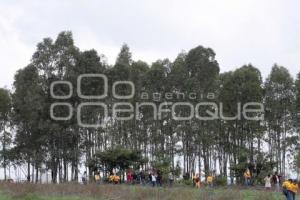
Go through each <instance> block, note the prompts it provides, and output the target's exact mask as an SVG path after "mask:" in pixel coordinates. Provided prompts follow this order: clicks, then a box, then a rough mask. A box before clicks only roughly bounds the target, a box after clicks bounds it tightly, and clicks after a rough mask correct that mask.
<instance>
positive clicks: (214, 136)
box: [0, 31, 300, 183]
mask: <svg viewBox="0 0 300 200" xmlns="http://www.w3.org/2000/svg"><path fill="white" fill-rule="evenodd" d="M81 74H105V75H106V76H107V77H108V82H109V84H108V85H109V90H108V96H107V97H106V98H105V99H103V100H101V101H102V102H104V103H106V104H108V105H109V104H113V103H114V102H116V99H114V98H113V97H112V94H111V87H112V83H113V82H115V81H120V80H126V81H132V82H133V83H134V85H135V90H136V94H139V93H141V92H148V93H151V94H152V93H157V92H158V93H161V94H165V93H170V92H171V93H172V94H174V95H176V94H178V93H179V92H180V93H182V92H183V93H185V94H189V93H191V92H196V93H199V94H203V93H204V94H206V93H208V92H213V93H214V94H216V98H215V99H213V100H210V101H212V102H215V103H217V104H218V103H220V102H222V103H223V108H222V109H223V113H224V115H225V116H228V117H232V119H233V120H222V119H216V120H211V121H204V120H197V119H191V120H189V121H177V120H174V119H172V117H171V116H170V113H167V112H166V113H163V114H162V118H161V119H153V108H151V106H144V107H142V108H140V116H139V117H138V119H136V118H133V119H131V120H128V121H120V120H115V117H114V115H112V113H111V108H109V111H108V113H109V117H108V118H103V116H101V115H100V114H99V113H101V112H103V110H101V108H97V107H86V108H85V109H83V111H82V113H81V114H82V116H81V120H83V121H85V122H86V123H95V119H97V121H98V122H100V123H101V127H99V128H84V127H80V126H78V124H77V120H76V119H75V117H73V118H71V119H70V120H68V121H55V120H53V119H52V118H51V117H50V113H49V110H50V106H51V104H52V103H54V102H57V101H58V100H57V99H53V98H52V97H51V94H50V86H51V83H52V82H53V81H59V80H64V81H70V82H71V83H72V85H73V87H74V88H77V77H78V76H79V75H81ZM102 86H103V82H102V80H99V79H97V78H89V79H85V80H84V81H82V84H81V88H82V91H83V92H84V95H97V94H99V95H100V94H102V92H103V90H104V88H103V87H102ZM130 89H131V88H130V87H127V86H126V85H120V87H118V88H116V90H117V93H118V94H120V95H126V94H128V93H130ZM54 92H55V94H57V95H66V94H68V88H66V87H64V86H63V85H61V86H60V87H55V88H54ZM205 100H207V99H206V98H205V97H204V98H203V99H200V100H199V99H190V103H192V104H197V103H199V101H200V102H201V101H205ZM59 101H61V102H66V101H67V102H68V103H71V104H72V106H73V107H74V108H76V107H77V106H78V105H79V104H80V103H83V102H86V100H85V99H81V98H79V97H78V96H77V95H76V92H74V93H73V94H72V95H71V97H70V98H68V99H67V100H59ZM140 101H141V99H140V98H139V97H138V96H137V95H135V96H134V97H133V98H132V99H130V100H129V102H130V103H132V105H133V106H135V103H136V102H140ZM165 101H174V102H175V101H176V99H173V100H166V99H165V96H164V95H162V98H161V99H160V100H159V101H155V103H157V104H159V103H162V102H165ZM247 102H260V103H263V105H264V108H265V111H264V120H258V121H249V120H246V119H244V117H243V116H242V117H241V119H240V120H237V119H235V118H234V116H235V115H236V113H237V112H238V108H237V106H236V105H237V104H238V103H241V105H242V106H243V105H244V104H245V103H247ZM209 109H211V107H209V106H207V108H204V107H201V108H200V112H201V113H205V112H206V110H209ZM211 111H212V110H211ZM54 112H55V115H56V116H66V113H68V110H66V107H64V106H61V107H57V108H56V109H55V110H54ZM73 112H74V114H75V116H76V113H75V111H73ZM175 112H176V115H178V116H189V113H188V109H184V108H183V107H182V108H180V107H179V108H178V109H177V110H175ZM299 113H300V73H299V74H298V75H297V78H296V80H294V79H293V77H292V76H291V74H290V73H289V71H288V70H287V69H286V68H285V67H283V66H279V65H277V64H275V65H274V66H273V67H272V70H271V72H270V74H269V75H268V77H267V78H266V80H263V79H262V76H261V73H260V71H259V69H258V68H256V67H255V66H253V65H252V64H248V65H244V66H241V67H240V68H238V69H236V70H233V71H229V72H224V73H220V66H219V64H218V62H217V60H216V59H215V52H214V51H213V50H212V49H211V48H205V47H203V46H197V47H195V48H193V49H191V50H189V51H188V52H181V53H179V54H178V56H177V57H176V59H175V60H174V61H170V60H169V59H162V60H157V61H155V62H153V63H152V64H151V65H148V64H147V63H146V62H143V61H140V60H139V61H134V60H132V54H131V52H130V49H129V47H128V46H127V45H126V44H124V45H123V46H122V47H121V50H120V53H119V55H118V58H117V60H116V62H115V64H114V65H108V64H107V63H106V61H105V57H104V55H102V54H100V55H99V54H98V53H97V51H96V50H94V49H92V50H87V51H80V49H79V48H78V47H76V46H75V45H74V41H73V37H72V33H71V32H68V31H65V32H61V33H60V34H59V35H58V36H57V38H56V39H55V40H53V39H51V38H45V39H43V41H42V42H40V43H38V45H37V49H36V51H35V52H34V54H33V56H32V58H31V61H30V63H29V64H28V65H27V66H26V67H24V68H22V69H20V70H18V71H17V73H16V74H15V78H14V84H13V89H12V90H11V91H9V90H7V89H3V88H2V89H0V133H1V137H0V142H1V147H2V148H1V151H0V153H1V154H0V155H1V164H2V167H3V168H4V175H5V179H6V177H7V175H6V168H7V166H8V165H13V166H23V165H26V166H27V177H28V178H29V180H30V181H32V182H39V177H40V176H41V172H42V171H50V172H51V176H52V182H53V183H56V182H58V181H59V182H67V181H78V176H79V166H80V165H81V164H84V165H85V166H86V167H87V168H88V173H89V175H92V174H93V172H94V170H95V167H96V169H98V168H101V169H104V170H105V169H107V166H106V164H107V163H105V162H104V161H103V159H104V157H105V156H103V155H106V154H103V153H104V152H107V151H112V150H113V149H115V148H117V147H122V148H124V149H131V150H133V151H138V152H140V154H139V155H138V158H139V160H135V164H133V163H132V162H128V163H129V164H127V165H126V167H128V166H135V167H136V168H143V169H149V168H150V167H152V166H157V167H161V168H163V169H164V170H163V171H164V172H166V173H167V172H168V171H174V170H177V171H178V167H179V166H181V167H182V170H181V171H182V172H181V173H182V174H190V175H191V174H193V173H195V172H196V171H204V172H205V174H206V175H208V174H210V173H211V172H212V171H216V172H217V173H218V174H220V175H221V176H226V177H231V179H232V180H233V178H234V177H242V173H243V171H244V170H245V169H246V168H250V169H252V171H253V172H254V171H255V172H256V173H257V172H258V169H259V171H260V173H261V174H262V175H265V174H263V173H269V172H270V171H272V170H276V171H278V172H279V173H281V174H283V175H286V172H287V166H293V168H294V169H295V170H298V169H299V168H300V164H297V163H299V161H298V162H295V163H288V162H289V161H291V160H292V161H293V160H294V159H293V158H294V156H295V155H296V153H297V152H298V144H299V128H298V127H299V125H300V121H299V119H300V114H299ZM255 115H257V117H259V116H258V114H257V113H253V116H255ZM112 152H113V151H112ZM128 155H131V154H128ZM121 157H122V156H121ZM133 157H134V156H133ZM298 157H300V156H298ZM106 158H107V157H106ZM134 158H135V159H137V157H136V155H135V157H134ZM178 158H181V159H178ZM180 160H182V162H181V163H179V161H180ZM295 160H296V161H297V160H299V159H297V158H295ZM137 163H138V164H137ZM110 166H116V165H110ZM110 170H111V169H110Z"/></svg>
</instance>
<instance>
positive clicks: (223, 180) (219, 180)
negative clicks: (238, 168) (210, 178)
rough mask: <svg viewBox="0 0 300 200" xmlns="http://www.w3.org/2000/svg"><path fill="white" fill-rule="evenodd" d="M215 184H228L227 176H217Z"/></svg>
mask: <svg viewBox="0 0 300 200" xmlns="http://www.w3.org/2000/svg"><path fill="white" fill-rule="evenodd" d="M214 184H215V185H216V186H226V185H227V177H226V176H216V177H215V179H214Z"/></svg>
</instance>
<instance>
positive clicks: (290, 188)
mask: <svg viewBox="0 0 300 200" xmlns="http://www.w3.org/2000/svg"><path fill="white" fill-rule="evenodd" d="M281 178H282V177H281V176H280V175H279V174H278V173H277V172H275V173H274V174H273V175H271V174H268V175H267V176H266V177H265V178H264V181H265V188H266V190H271V188H272V185H273V186H274V189H275V191H276V192H280V190H282V192H283V194H284V196H285V198H286V200H295V199H296V194H297V192H298V181H297V180H295V179H288V180H286V181H283V183H282V189H281V188H280V183H281V182H282V181H281ZM244 179H245V185H246V186H249V185H251V184H252V183H251V173H250V170H249V169H247V170H246V171H245V172H244Z"/></svg>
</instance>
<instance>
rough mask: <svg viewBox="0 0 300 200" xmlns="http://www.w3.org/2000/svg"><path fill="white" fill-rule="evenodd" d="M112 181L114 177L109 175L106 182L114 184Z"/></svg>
mask: <svg viewBox="0 0 300 200" xmlns="http://www.w3.org/2000/svg"><path fill="white" fill-rule="evenodd" d="M114 179H115V175H114V174H111V175H109V177H108V182H110V183H113V182H114Z"/></svg>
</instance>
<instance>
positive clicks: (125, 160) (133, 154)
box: [92, 146, 147, 172]
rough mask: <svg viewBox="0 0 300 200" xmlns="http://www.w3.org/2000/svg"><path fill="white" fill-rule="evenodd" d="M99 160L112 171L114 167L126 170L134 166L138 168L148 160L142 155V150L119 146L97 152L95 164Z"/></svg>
mask: <svg viewBox="0 0 300 200" xmlns="http://www.w3.org/2000/svg"><path fill="white" fill-rule="evenodd" d="M97 162H98V163H99V164H102V165H104V166H106V168H107V170H108V171H109V172H112V171H113V170H114V169H118V170H122V171H124V170H126V169H128V168H129V167H132V166H134V167H135V168H138V166H140V165H142V164H143V163H145V162H147V160H146V159H144V158H143V157H142V155H141V152H140V151H134V150H130V149H124V148H122V147H119V146H118V147H116V148H113V149H109V150H106V151H99V152H97V153H96V154H95V156H94V161H92V163H93V164H94V165H95V164H96V163H97Z"/></svg>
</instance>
